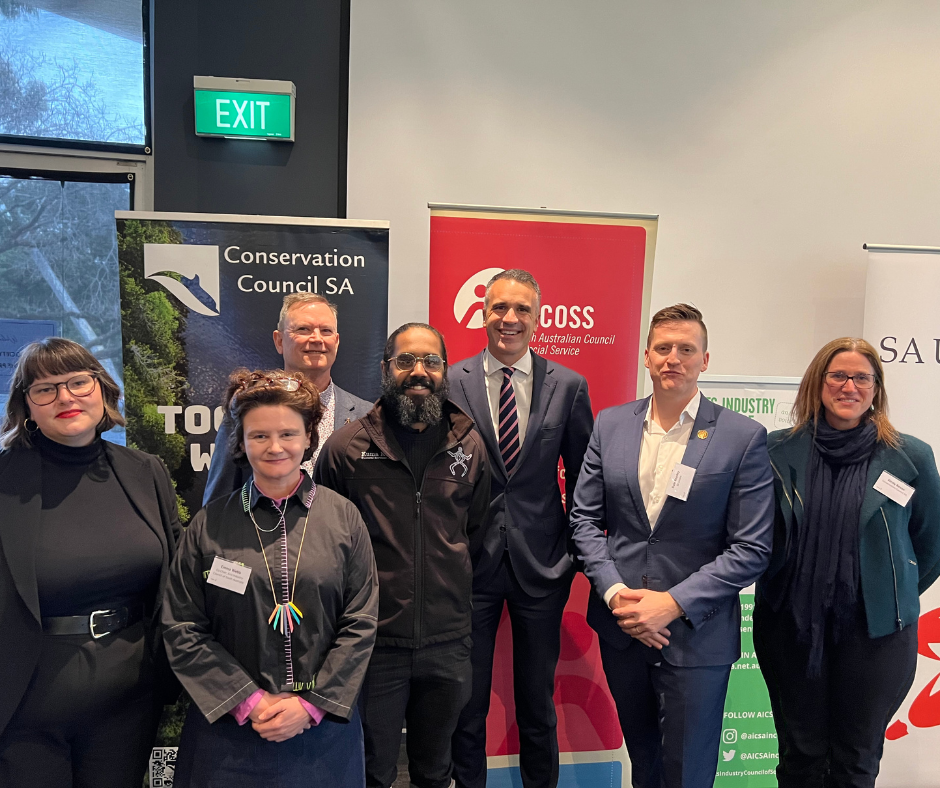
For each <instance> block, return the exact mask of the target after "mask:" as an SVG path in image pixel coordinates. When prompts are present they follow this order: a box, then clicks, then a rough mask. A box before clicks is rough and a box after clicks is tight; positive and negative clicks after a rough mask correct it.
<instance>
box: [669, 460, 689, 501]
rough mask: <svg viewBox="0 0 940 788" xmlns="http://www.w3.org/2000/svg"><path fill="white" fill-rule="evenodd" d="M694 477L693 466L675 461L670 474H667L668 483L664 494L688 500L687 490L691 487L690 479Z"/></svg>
mask: <svg viewBox="0 0 940 788" xmlns="http://www.w3.org/2000/svg"><path fill="white" fill-rule="evenodd" d="M694 478H695V468H690V467H689V466H688V465H683V464H682V463H681V462H677V463H676V464H675V466H673V469H672V474H671V475H670V476H669V484H668V485H667V486H666V495H671V496H672V497H673V498H678V499H679V500H680V501H687V500H689V490H690V489H691V488H692V480H693V479H694Z"/></svg>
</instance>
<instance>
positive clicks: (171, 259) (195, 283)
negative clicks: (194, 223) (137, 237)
mask: <svg viewBox="0 0 940 788" xmlns="http://www.w3.org/2000/svg"><path fill="white" fill-rule="evenodd" d="M168 273H170V274H179V275H180V276H181V277H183V278H184V279H185V280H188V281H186V282H180V281H179V280H178V279H174V278H173V277H172V276H166V274H168ZM144 277H145V278H147V279H152V280H153V281H154V282H159V283H160V284H161V285H163V287H165V288H166V289H167V290H169V291H170V292H171V293H172V294H173V295H175V296H176V297H177V298H178V299H179V300H180V301H182V303H183V305H184V306H187V307H189V308H190V309H192V310H193V312H198V313H199V314H200V315H207V316H209V317H218V315H219V312H220V311H221V309H222V305H221V304H220V303H219V247H218V246H197V245H191V244H144ZM200 296H201V297H200ZM206 296H208V299H209V300H211V301H212V304H213V306H214V307H215V309H213V308H212V307H210V306H209V305H208V304H207V303H206V300H207V299H206Z"/></svg>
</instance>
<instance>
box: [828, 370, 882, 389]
mask: <svg viewBox="0 0 940 788" xmlns="http://www.w3.org/2000/svg"><path fill="white" fill-rule="evenodd" d="M850 380H851V381H852V382H853V383H854V384H855V388H857V389H870V388H871V387H872V386H874V385H875V376H874V375H871V374H869V373H868V372H858V373H856V374H855V375H846V374H845V373H844V372H827V373H826V383H828V384H829V385H830V386H833V387H835V388H840V389H841V388H842V387H843V386H844V385H845V384H846V383H848V382H849V381H850Z"/></svg>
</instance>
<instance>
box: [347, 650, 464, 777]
mask: <svg viewBox="0 0 940 788" xmlns="http://www.w3.org/2000/svg"><path fill="white" fill-rule="evenodd" d="M470 675H471V674H470V638H462V639H461V640H452V641H449V642H447V643H438V644H436V645H433V646H426V647H424V648H418V649H410V648H390V647H387V646H376V647H375V649H374V650H373V651H372V660H371V661H370V662H369V669H368V671H366V678H365V681H364V682H363V685H362V693H361V694H360V696H359V713H360V714H361V715H362V732H363V737H364V740H365V754H366V786H367V788H389V786H390V785H391V784H392V783H393V782H395V778H396V777H397V776H398V752H399V750H400V749H401V729H402V723H403V722H404V723H405V725H406V727H407V729H408V737H407V739H406V747H407V750H408V776H409V777H410V779H411V783H412V785H414V786H416V788H447V786H449V785H450V782H451V754H450V740H451V736H452V735H453V733H454V728H455V727H456V726H457V717H458V715H459V714H460V710H461V709H462V708H463V707H464V704H466V702H467V699H468V698H469V697H470Z"/></svg>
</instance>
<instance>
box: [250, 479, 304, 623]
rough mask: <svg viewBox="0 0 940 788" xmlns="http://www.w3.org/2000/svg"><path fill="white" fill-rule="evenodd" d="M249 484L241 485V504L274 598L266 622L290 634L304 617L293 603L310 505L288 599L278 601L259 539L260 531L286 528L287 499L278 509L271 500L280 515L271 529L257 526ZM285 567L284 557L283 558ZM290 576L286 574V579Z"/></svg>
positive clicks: (265, 555) (269, 568) (285, 537)
mask: <svg viewBox="0 0 940 788" xmlns="http://www.w3.org/2000/svg"><path fill="white" fill-rule="evenodd" d="M250 485H251V480H250V479H249V480H248V481H247V482H245V484H244V485H243V486H242V506H243V507H244V509H245V511H246V512H247V513H248V516H249V517H250V518H251V522H252V523H254V526H255V533H256V534H257V536H258V544H259V545H261V557H262V558H263V559H264V568H265V569H267V570H268V582H269V583H270V584H271V596H272V597H273V598H274V610H272V611H271V615H270V616H269V617H268V623H269V624H270V625H271V626H272V627H274V629H275V630H276V631H279V632H280V633H281V634H282V635H284V637H287V636H288V635H290V633H291V632H293V631H294V622H296V623H297V624H300V619H302V618H303V617H304V614H303V613H301V612H300V608H298V607H297V605H295V604H294V593H295V591H296V590H297V570H298V569H299V568H300V554H301V553H302V552H303V549H304V537H305V536H306V535H307V521H308V520H309V519H310V507H307V516H306V517H304V528H303V531H302V532H301V534H300V547H299V548H298V549H297V561H296V563H295V564H294V584H293V585H292V586H291V590H290V599H288V600H287V602H278V601H277V592H276V591H275V590H274V577H273V576H272V575H271V567H270V566H269V565H268V556H267V554H266V553H265V552H264V542H262V541H261V532H262V531H264V532H265V533H271V532H272V531H276V530H277V529H278V528H280V527H281V526H282V525H283V526H284V527H285V529H286V525H285V523H284V518H285V516H286V513H287V499H285V500H284V508H283V509H278V508H277V505H276V504H274V502H273V501H272V506H274V509H275V510H276V511H277V513H278V514H279V515H280V519H279V520H278V523H277V525H276V526H275V527H274V528H273V529H269V530H265V529H264V528H260V527H259V526H258V523H257V521H256V520H255V515H254V512H252V511H251V494H250V492H249V487H250ZM284 545H285V549H286V546H287V534H286V532H285V534H284ZM285 567H286V559H285ZM289 580H290V576H288V581H289Z"/></svg>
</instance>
